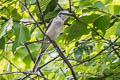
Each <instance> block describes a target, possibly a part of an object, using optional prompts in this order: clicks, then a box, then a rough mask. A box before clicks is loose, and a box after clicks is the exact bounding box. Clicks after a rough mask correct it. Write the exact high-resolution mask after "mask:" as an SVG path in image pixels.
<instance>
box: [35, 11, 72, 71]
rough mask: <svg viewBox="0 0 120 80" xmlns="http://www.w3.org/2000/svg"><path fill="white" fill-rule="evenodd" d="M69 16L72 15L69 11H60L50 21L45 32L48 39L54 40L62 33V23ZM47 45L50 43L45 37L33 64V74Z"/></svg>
mask: <svg viewBox="0 0 120 80" xmlns="http://www.w3.org/2000/svg"><path fill="white" fill-rule="evenodd" d="M71 15H72V13H70V12H69V11H60V12H59V13H58V15H57V16H56V17H55V18H54V19H53V20H52V22H51V23H50V25H49V26H48V29H47V31H46V32H45V33H46V35H47V36H49V38H50V39H51V40H56V38H57V37H58V36H59V35H60V33H61V31H62V28H63V26H64V21H65V20H66V19H67V18H68V17H69V16H71ZM49 45H50V41H49V39H48V38H47V37H46V36H45V37H44V41H43V43H42V47H41V51H40V53H39V56H38V58H37V60H36V62H35V65H34V68H33V72H36V71H37V68H38V65H39V63H40V60H41V57H42V55H43V53H44V52H45V50H46V49H47V48H48V47H49Z"/></svg>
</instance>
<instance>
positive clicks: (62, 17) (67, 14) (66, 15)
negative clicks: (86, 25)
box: [58, 11, 73, 21]
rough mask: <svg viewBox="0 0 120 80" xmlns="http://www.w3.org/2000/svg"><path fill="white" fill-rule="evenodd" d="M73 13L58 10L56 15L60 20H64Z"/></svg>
mask: <svg viewBox="0 0 120 80" xmlns="http://www.w3.org/2000/svg"><path fill="white" fill-rule="evenodd" d="M72 15H73V14H72V13H71V12H69V11H60V12H59V13H58V16H59V17H60V18H61V19H62V20H64V21H65V20H66V19H67V18H68V17H69V16H72Z"/></svg>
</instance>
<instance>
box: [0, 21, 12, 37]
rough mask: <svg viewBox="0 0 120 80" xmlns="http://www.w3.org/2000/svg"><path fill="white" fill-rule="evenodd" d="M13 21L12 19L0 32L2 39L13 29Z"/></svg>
mask: <svg viewBox="0 0 120 80" xmlns="http://www.w3.org/2000/svg"><path fill="white" fill-rule="evenodd" d="M12 26H13V21H12V19H10V20H8V22H7V23H6V24H5V26H4V27H2V29H1V30H0V38H2V37H3V36H4V35H5V34H6V33H7V32H8V31H10V30H11V29H12Z"/></svg>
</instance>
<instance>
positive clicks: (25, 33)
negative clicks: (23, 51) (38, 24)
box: [12, 24, 30, 52]
mask: <svg viewBox="0 0 120 80" xmlns="http://www.w3.org/2000/svg"><path fill="white" fill-rule="evenodd" d="M14 27H15V28H14V33H15V36H16V38H15V42H14V44H13V46H12V51H13V52H14V51H15V50H16V48H17V47H18V46H19V45H20V44H21V43H23V42H26V41H28V40H30V32H29V30H28V28H27V27H25V25H24V24H16V25H15V26H14Z"/></svg>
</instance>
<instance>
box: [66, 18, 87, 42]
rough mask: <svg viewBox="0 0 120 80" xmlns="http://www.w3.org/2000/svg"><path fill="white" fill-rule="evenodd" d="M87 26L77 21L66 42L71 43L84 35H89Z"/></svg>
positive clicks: (72, 26) (69, 31) (71, 28)
mask: <svg viewBox="0 0 120 80" xmlns="http://www.w3.org/2000/svg"><path fill="white" fill-rule="evenodd" d="M88 33H89V30H88V29H87V24H84V23H83V22H80V21H77V20H75V21H74V22H73V24H72V25H71V26H70V29H69V30H68V36H67V37H66V40H67V41H68V42H71V41H72V40H73V39H75V40H78V39H79V38H80V37H81V36H82V35H84V34H88Z"/></svg>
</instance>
